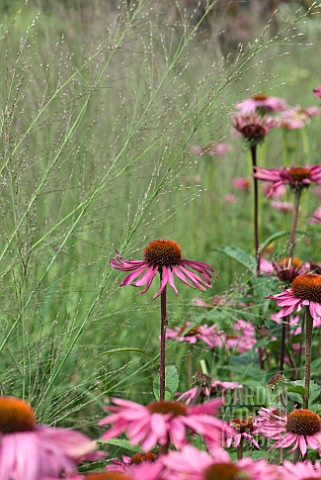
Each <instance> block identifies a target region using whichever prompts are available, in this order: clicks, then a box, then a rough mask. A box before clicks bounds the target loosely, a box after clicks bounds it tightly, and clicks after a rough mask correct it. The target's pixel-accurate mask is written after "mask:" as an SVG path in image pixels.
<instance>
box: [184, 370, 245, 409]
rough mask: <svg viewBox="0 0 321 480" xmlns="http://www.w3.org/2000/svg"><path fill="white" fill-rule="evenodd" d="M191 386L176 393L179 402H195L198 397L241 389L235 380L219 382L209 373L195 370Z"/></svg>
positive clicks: (188, 403)
mask: <svg viewBox="0 0 321 480" xmlns="http://www.w3.org/2000/svg"><path fill="white" fill-rule="evenodd" d="M192 385H193V388H191V389H190V390H187V391H186V392H183V393H180V394H177V395H179V396H178V398H177V400H178V401H179V402H185V403H186V405H190V404H191V403H195V402H196V401H197V399H198V398H202V400H204V398H206V397H207V398H210V397H212V396H214V395H219V394H221V395H224V394H225V393H226V392H227V391H230V390H235V389H243V388H244V387H243V385H240V384H238V383H236V382H221V381H220V380H215V381H213V380H212V378H211V377H210V376H209V375H206V374H205V373H201V372H196V373H195V375H194V377H193V383H192Z"/></svg>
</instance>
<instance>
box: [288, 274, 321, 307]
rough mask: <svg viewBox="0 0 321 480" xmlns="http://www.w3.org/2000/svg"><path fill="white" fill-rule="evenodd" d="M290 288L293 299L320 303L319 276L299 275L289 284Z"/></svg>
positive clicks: (320, 283)
mask: <svg viewBox="0 0 321 480" xmlns="http://www.w3.org/2000/svg"><path fill="white" fill-rule="evenodd" d="M291 288H292V293H293V295H294V297H295V298H299V299H301V300H309V301H310V302H316V303H321V275H317V274H315V273H307V274H305V275H299V276H297V277H296V278H295V279H294V280H293V282H292V283H291Z"/></svg>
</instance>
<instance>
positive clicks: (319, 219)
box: [309, 207, 321, 225]
mask: <svg viewBox="0 0 321 480" xmlns="http://www.w3.org/2000/svg"><path fill="white" fill-rule="evenodd" d="M309 222H310V223H318V224H319V225H320V224H321V207H319V208H317V209H316V210H315V211H314V212H313V214H312V217H310V218H309Z"/></svg>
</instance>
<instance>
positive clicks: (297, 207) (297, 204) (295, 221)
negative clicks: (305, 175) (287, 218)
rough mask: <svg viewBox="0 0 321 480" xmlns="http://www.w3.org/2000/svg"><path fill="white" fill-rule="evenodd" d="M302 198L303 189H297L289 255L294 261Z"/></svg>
mask: <svg viewBox="0 0 321 480" xmlns="http://www.w3.org/2000/svg"><path fill="white" fill-rule="evenodd" d="M300 199H301V190H296V192H295V197H294V210H293V217H292V227H291V234H290V246H289V257H290V261H291V262H292V259H293V252H294V247H295V243H296V230H297V226H298V219H299V212H300Z"/></svg>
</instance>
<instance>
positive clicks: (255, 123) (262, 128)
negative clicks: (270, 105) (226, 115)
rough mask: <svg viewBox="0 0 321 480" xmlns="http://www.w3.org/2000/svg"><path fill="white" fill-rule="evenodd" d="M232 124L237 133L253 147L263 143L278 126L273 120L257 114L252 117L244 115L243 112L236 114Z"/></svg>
mask: <svg viewBox="0 0 321 480" xmlns="http://www.w3.org/2000/svg"><path fill="white" fill-rule="evenodd" d="M232 122H233V126H234V128H235V129H236V131H237V132H239V133H240V134H241V135H242V137H243V138H244V140H246V141H247V142H248V143H249V145H250V146H251V147H253V146H256V145H258V144H259V143H262V142H263V141H264V139H265V137H266V135H267V134H268V133H269V132H270V131H271V130H272V128H274V127H276V126H277V122H276V121H275V120H273V119H272V118H269V117H267V116H260V115H257V114H255V113H254V114H252V115H244V114H243V113H241V112H240V113H235V114H234V115H233V118H232Z"/></svg>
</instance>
